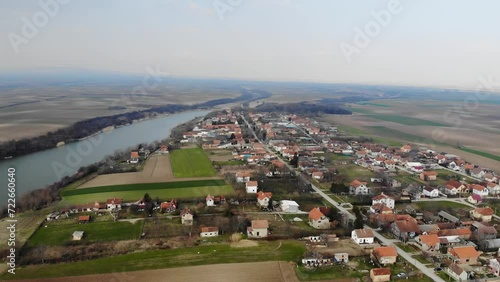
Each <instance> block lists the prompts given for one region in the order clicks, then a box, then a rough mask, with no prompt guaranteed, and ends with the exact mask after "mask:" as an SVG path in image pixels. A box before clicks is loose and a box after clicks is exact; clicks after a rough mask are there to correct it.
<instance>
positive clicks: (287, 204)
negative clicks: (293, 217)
mask: <svg viewBox="0 0 500 282" xmlns="http://www.w3.org/2000/svg"><path fill="white" fill-rule="evenodd" d="M280 208H281V211H283V212H298V211H299V204H297V202H295V201H289V200H282V201H280Z"/></svg>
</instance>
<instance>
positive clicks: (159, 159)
mask: <svg viewBox="0 0 500 282" xmlns="http://www.w3.org/2000/svg"><path fill="white" fill-rule="evenodd" d="M203 179H221V177H219V176H212V177H193V178H175V177H174V174H173V172H172V167H171V165H170V155H168V154H165V155H160V154H154V155H151V156H150V157H149V159H148V160H147V161H146V165H145V166H144V169H143V170H142V171H139V172H127V173H113V174H104V175H99V176H97V177H95V178H93V179H91V180H90V181H88V182H86V183H84V184H83V185H81V186H79V187H78V188H77V189H82V188H90V187H100V186H111V185H123V184H140V183H158V182H173V181H189V180H203Z"/></svg>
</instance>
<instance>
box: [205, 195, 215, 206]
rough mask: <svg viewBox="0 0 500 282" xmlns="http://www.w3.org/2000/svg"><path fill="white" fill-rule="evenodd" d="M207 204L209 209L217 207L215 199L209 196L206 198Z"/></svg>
mask: <svg viewBox="0 0 500 282" xmlns="http://www.w3.org/2000/svg"><path fill="white" fill-rule="evenodd" d="M205 200H206V202H207V207H213V206H215V203H214V197H213V196H212V195H208V196H207V197H206V198H205Z"/></svg>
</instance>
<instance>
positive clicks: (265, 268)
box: [26, 261, 298, 282]
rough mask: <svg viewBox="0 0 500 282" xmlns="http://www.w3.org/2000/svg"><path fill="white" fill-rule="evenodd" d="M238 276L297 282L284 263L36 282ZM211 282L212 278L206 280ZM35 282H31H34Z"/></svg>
mask: <svg viewBox="0 0 500 282" xmlns="http://www.w3.org/2000/svg"><path fill="white" fill-rule="evenodd" d="M235 272H237V273H238V281H239V282H253V281H263V282H275V281H283V282H297V281H298V280H297V277H296V276H295V273H294V269H293V265H292V264H290V263H288V262H284V261H269V262H248V263H227V264H214V265H198V266H186V267H178V268H165V269H155V270H142V271H134V272H119V273H109V274H94V275H85V276H73V277H60V278H51V279H47V280H44V279H42V280H41V279H37V280H36V282H49V281H50V282H66V281H68V280H69V281H72V282H87V281H123V280H120V279H121V277H126V278H123V279H128V280H136V278H138V277H140V278H141V280H144V281H165V277H168V282H198V281H200V273H210V275H209V277H210V278H209V279H210V281H217V282H233V281H235V279H234V273H235ZM206 278H208V277H206ZM30 281H33V282H34V280H27V281H26V282H30Z"/></svg>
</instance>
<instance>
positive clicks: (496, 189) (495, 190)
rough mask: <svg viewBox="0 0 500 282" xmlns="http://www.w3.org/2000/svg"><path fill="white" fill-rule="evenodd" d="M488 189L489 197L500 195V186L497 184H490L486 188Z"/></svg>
mask: <svg viewBox="0 0 500 282" xmlns="http://www.w3.org/2000/svg"><path fill="white" fill-rule="evenodd" d="M486 187H487V188H488V194H489V195H492V196H493V195H498V194H500V185H498V184H496V183H495V182H490V183H488V185H487V186H486Z"/></svg>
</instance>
